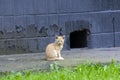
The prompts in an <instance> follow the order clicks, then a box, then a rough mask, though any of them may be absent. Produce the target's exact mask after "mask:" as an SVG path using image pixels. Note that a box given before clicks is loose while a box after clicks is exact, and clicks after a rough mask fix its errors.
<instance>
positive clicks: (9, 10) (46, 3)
mask: <svg viewBox="0 0 120 80" xmlns="http://www.w3.org/2000/svg"><path fill="white" fill-rule="evenodd" d="M119 9H120V1H119V0H0V45H1V46H0V54H11V53H24V52H42V51H44V50H45V47H46V45H47V44H48V43H50V42H53V41H54V35H55V34H62V35H66V41H65V45H64V49H70V41H69V40H70V39H69V36H70V33H71V32H73V31H76V30H81V29H89V30H90V32H91V33H90V34H89V35H88V40H87V41H88V47H89V48H100V47H119V46H120V43H119V40H120V27H119V25H120V23H119V22H120V18H119V16H120V10H119Z"/></svg>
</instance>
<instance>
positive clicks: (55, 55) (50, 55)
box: [45, 36, 65, 60]
mask: <svg viewBox="0 0 120 80" xmlns="http://www.w3.org/2000/svg"><path fill="white" fill-rule="evenodd" d="M64 39H65V36H56V37H55V42H54V43H51V44H48V45H47V47H46V51H45V52H46V59H47V60H64V58H63V57H61V50H62V48H63V44H64Z"/></svg>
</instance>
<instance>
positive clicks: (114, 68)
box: [0, 61, 120, 80]
mask: <svg viewBox="0 0 120 80" xmlns="http://www.w3.org/2000/svg"><path fill="white" fill-rule="evenodd" d="M0 80H120V64H119V63H118V64H115V63H114V62H113V61H112V62H111V63H110V64H92V63H83V64H79V65H77V66H74V67H69V68H67V67H66V68H62V67H60V66H59V65H58V63H54V64H51V65H50V71H37V72H34V71H24V72H11V73H7V74H6V75H4V76H2V77H1V78H0Z"/></svg>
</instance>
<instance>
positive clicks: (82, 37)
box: [70, 29, 88, 48]
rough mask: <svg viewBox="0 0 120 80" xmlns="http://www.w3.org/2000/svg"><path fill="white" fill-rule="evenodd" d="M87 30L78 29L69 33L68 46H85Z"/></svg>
mask: <svg viewBox="0 0 120 80" xmlns="http://www.w3.org/2000/svg"><path fill="white" fill-rule="evenodd" d="M87 33H88V30H87V29H84V30H79V31H74V32H71V33H70V48H85V47H87Z"/></svg>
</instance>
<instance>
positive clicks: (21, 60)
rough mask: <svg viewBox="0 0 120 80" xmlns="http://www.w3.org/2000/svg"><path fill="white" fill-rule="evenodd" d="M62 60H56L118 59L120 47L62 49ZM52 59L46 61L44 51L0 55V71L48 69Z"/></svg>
mask: <svg viewBox="0 0 120 80" xmlns="http://www.w3.org/2000/svg"><path fill="white" fill-rule="evenodd" d="M62 56H63V57H64V58H65V60H64V61H58V62H59V63H60V65H61V66H71V65H75V64H79V63H81V62H86V61H90V62H93V63H96V62H101V63H108V62H110V61H111V60H112V59H114V61H115V62H119V61H120V47H117V48H99V49H72V50H69V51H62ZM52 62H53V61H46V60H45V55H44V53H29V54H16V55H15V54H14V55H0V72H5V71H14V70H15V71H16V70H26V69H32V70H39V69H48V68H49V65H50V64H51V63H52Z"/></svg>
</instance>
